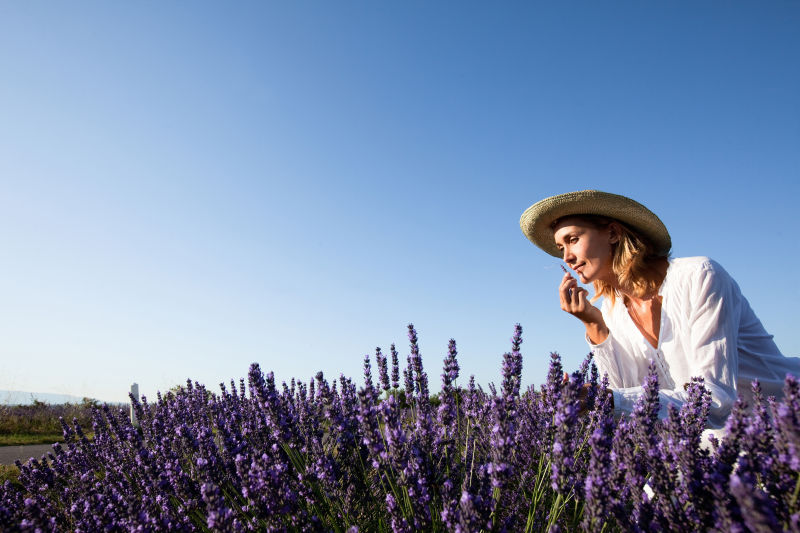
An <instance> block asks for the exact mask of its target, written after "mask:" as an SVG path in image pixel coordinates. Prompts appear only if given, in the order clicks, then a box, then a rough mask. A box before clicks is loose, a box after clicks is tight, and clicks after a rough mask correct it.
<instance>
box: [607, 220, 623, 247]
mask: <svg viewBox="0 0 800 533" xmlns="http://www.w3.org/2000/svg"><path fill="white" fill-rule="evenodd" d="M621 233H622V231H621V228H620V227H619V224H618V223H616V222H612V223H611V224H609V225H608V242H609V243H611V244H616V243H618V242H619V236H620V234H621Z"/></svg>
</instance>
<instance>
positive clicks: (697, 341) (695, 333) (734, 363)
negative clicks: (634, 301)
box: [587, 257, 800, 428]
mask: <svg viewBox="0 0 800 533" xmlns="http://www.w3.org/2000/svg"><path fill="white" fill-rule="evenodd" d="M658 293H659V294H660V295H661V297H662V301H661V329H660V331H659V335H658V348H653V346H652V345H651V344H650V343H649V342H647V340H645V338H644V336H643V335H642V333H641V332H640V331H639V329H638V328H637V327H636V324H634V322H633V320H632V319H631V317H630V315H628V310H627V308H626V307H625V305H624V304H623V303H622V298H621V297H619V298H617V300H616V305H611V303H610V301H609V300H608V299H607V298H606V299H604V301H603V303H602V306H601V311H602V313H603V319H604V320H605V322H606V325H607V326H608V329H609V332H610V333H609V335H608V338H607V339H606V340H604V341H603V342H602V343H600V344H591V342H590V343H589V344H590V346H591V348H592V351H593V352H594V357H595V363H596V364H597V368H598V370H599V371H600V375H602V374H603V373H608V380H609V387H610V388H611V389H612V390H613V394H614V410H615V411H616V412H617V413H618V414H620V413H630V412H632V411H633V406H634V402H635V401H636V399H637V398H639V396H641V395H642V394H643V387H642V384H643V383H644V380H645V378H646V377H647V368H648V363H649V362H650V360H653V361H655V363H656V368H657V370H658V382H659V388H660V389H661V390H660V391H659V396H660V400H661V412H660V413H659V416H660V417H662V418H665V417H666V416H667V406H668V405H669V404H673V405H675V406H676V407H678V408H680V406H681V405H682V404H683V402H684V401H686V398H687V393H686V391H685V390H684V384H686V383H689V381H690V378H692V377H693V376H701V377H703V378H705V386H706V387H707V388H708V389H709V390H710V391H711V396H712V400H711V409H710V412H709V420H708V426H709V427H710V428H722V427H724V425H725V420H726V419H727V417H728V414H730V411H731V408H732V407H733V403H734V402H735V401H736V395H737V393H738V394H740V395H741V396H742V397H743V398H744V399H745V400H747V401H748V403H749V404H752V393H751V389H750V384H751V382H752V381H753V380H754V379H758V380H759V382H760V383H761V387H762V390H763V392H764V396H765V397H767V396H771V395H772V396H775V397H776V398H781V397H782V396H783V392H782V389H783V381H784V378H785V377H786V374H787V373H791V374H794V375H795V376H800V358H797V357H791V358H790V357H784V356H783V355H782V354H781V352H780V350H778V347H777V346H776V345H775V342H774V341H773V340H772V335H770V334H768V333H767V331H766V330H765V329H764V326H763V325H762V324H761V321H760V320H759V319H758V317H757V316H756V315H755V313H753V310H752V309H751V308H750V304H748V303H747V299H745V297H744V296H742V293H741V291H740V290H739V286H738V285H737V284H736V282H735V281H734V280H733V278H731V276H730V275H729V274H728V273H727V272H726V271H725V270H724V269H723V268H722V267H721V266H720V265H719V263H716V262H715V261H713V260H711V259H709V258H707V257H684V258H677V259H671V260H670V262H669V268H668V269H667V275H666V278H665V279H664V282H663V283H662V284H661V288H660V289H659V292H658ZM587 341H588V338H587Z"/></svg>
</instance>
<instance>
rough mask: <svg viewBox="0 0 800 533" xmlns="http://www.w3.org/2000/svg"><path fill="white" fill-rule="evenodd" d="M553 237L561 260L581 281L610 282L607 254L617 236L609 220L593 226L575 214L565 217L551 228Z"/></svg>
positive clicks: (609, 255) (611, 274)
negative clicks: (603, 226) (600, 226)
mask: <svg viewBox="0 0 800 533" xmlns="http://www.w3.org/2000/svg"><path fill="white" fill-rule="evenodd" d="M553 237H554V238H555V241H556V246H558V249H559V250H561V252H562V254H563V256H562V257H563V258H564V262H565V263H566V264H567V265H569V267H570V268H571V269H572V270H574V271H575V272H576V273H577V274H578V276H580V280H581V283H589V282H592V281H597V280H602V281H606V282H609V283H613V282H614V280H615V279H616V278H615V276H614V272H613V270H612V268H611V257H612V256H611V254H612V251H613V246H612V245H613V244H614V243H615V242H617V241H618V240H619V236H618V233H617V231H616V230H615V227H614V224H613V223H612V224H611V225H609V226H607V227H605V228H596V227H595V226H594V225H592V224H590V223H589V222H586V221H584V220H582V219H580V218H577V217H574V218H565V219H564V220H561V221H559V222H558V224H557V225H556V226H555V228H554V229H553Z"/></svg>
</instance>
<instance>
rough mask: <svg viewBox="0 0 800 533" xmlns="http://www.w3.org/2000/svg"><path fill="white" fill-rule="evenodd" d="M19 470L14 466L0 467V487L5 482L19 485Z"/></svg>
mask: <svg viewBox="0 0 800 533" xmlns="http://www.w3.org/2000/svg"><path fill="white" fill-rule="evenodd" d="M18 480H19V469H18V468H17V467H16V466H15V465H0V485H2V484H3V483H5V482H6V481H10V482H12V483H19V481H18Z"/></svg>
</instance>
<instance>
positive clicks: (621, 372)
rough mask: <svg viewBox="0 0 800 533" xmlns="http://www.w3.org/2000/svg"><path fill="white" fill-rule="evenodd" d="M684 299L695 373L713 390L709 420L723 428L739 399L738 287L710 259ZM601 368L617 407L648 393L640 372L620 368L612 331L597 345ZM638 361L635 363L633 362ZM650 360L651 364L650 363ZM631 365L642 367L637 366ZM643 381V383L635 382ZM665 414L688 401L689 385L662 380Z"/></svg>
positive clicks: (629, 404) (624, 408) (618, 347)
mask: <svg viewBox="0 0 800 533" xmlns="http://www.w3.org/2000/svg"><path fill="white" fill-rule="evenodd" d="M683 291H684V292H683V294H681V297H682V298H684V299H685V301H686V313H687V314H688V335H687V338H686V339H685V340H684V345H685V346H686V353H687V357H688V359H689V360H688V361H687V363H688V366H689V368H690V374H691V376H693V377H702V378H704V380H705V386H706V388H707V389H708V390H709V391H710V392H711V407H710V412H709V424H710V425H711V426H713V427H722V426H724V424H725V420H726V419H727V417H728V414H730V410H731V408H732V407H733V404H734V402H735V401H736V378H737V374H738V353H737V348H736V347H737V344H738V323H739V308H738V302H739V300H740V298H738V297H737V295H738V287H737V286H736V283H735V282H734V281H733V279H732V278H731V277H730V275H729V274H728V273H727V272H726V271H725V270H724V269H723V268H722V267H721V266H720V265H718V264H717V263H715V262H713V261H710V260H709V261H706V262H705V263H703V265H702V267H701V268H700V269H699V270H698V272H697V273H696V274H695V275H693V276H691V279H690V280H689V281H688V283H686V284H685V286H684V287H683ZM593 348H594V350H595V357H596V362H597V363H596V364H597V366H598V370H600V371H601V372H607V373H608V376H609V384H610V386H611V388H612V389H614V390H613V392H614V408H615V410H616V411H618V412H620V413H622V412H628V413H630V412H632V411H633V407H634V405H635V402H636V400H637V399H638V398H639V397H641V396H642V395H643V393H644V388H643V387H642V386H641V385H640V384H641V383H642V382H643V380H642V379H639V378H640V377H641V376H635V377H634V376H629V375H626V372H625V369H622V368H620V367H621V364H620V356H621V353H622V352H620V351H619V350H624V347H623V346H621V345H620V343H619V342H618V341H616V340H615V339H613V338H612V336H611V335H609V338H608V339H606V341H604V342H603V343H601V344H599V345H593ZM631 362H633V361H631ZM645 364H646V363H645ZM630 366H631V367H637V368H638V366H639V365H635V364H632V365H630ZM629 373H630V372H629ZM632 379H638V382H636V381H634V382H632V381H631V380H632ZM665 385H667V387H666V388H662V389H661V390H660V391H659V399H660V401H661V411H660V413H659V414H660V416H661V417H666V416H667V409H668V406H669V405H670V404H672V405H674V406H675V407H677V408H680V407H681V406H682V405H683V404H684V402H685V401H686V399H687V393H686V391H685V390H684V383H668V384H665V383H661V386H662V387H664V386H665Z"/></svg>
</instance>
